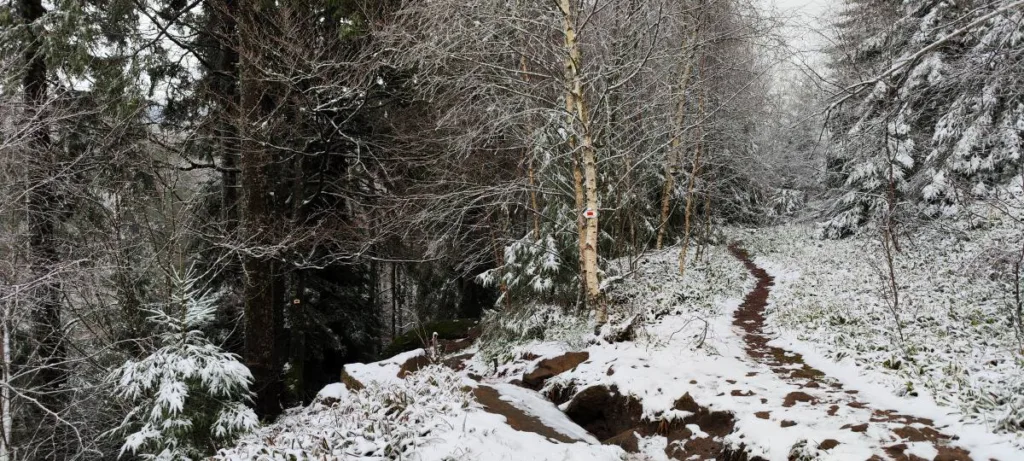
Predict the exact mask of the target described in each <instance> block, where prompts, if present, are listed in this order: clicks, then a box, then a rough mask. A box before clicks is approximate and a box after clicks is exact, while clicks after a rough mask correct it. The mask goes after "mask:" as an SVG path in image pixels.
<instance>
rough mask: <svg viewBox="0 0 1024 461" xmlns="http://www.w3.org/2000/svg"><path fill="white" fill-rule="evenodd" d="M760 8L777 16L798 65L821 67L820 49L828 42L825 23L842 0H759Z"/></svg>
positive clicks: (822, 57) (822, 56)
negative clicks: (782, 23) (783, 26)
mask: <svg viewBox="0 0 1024 461" xmlns="http://www.w3.org/2000/svg"><path fill="white" fill-rule="evenodd" d="M759 2H760V3H761V5H763V7H764V8H765V9H767V10H769V11H771V12H773V13H774V15H775V16H778V17H779V19H780V20H782V21H783V22H784V23H785V24H786V25H787V26H786V27H785V28H784V29H783V32H784V34H785V36H786V38H787V42H788V43H789V46H790V47H791V48H793V49H794V50H795V51H796V52H797V55H795V56H793V59H792V60H793V61H794V62H797V63H800V64H798V65H797V67H801V66H802V65H808V66H810V67H812V68H815V69H816V70H818V71H821V70H823V67H824V62H825V61H824V55H823V54H822V53H821V52H820V50H821V49H822V47H823V46H825V44H826V43H827V42H828V40H827V38H826V37H825V35H823V34H828V33H829V31H828V28H827V27H826V25H827V24H828V23H829V22H830V20H831V19H830V18H831V15H832V13H834V12H835V11H836V9H837V8H840V7H841V6H842V4H843V3H844V2H843V1H842V0H759Z"/></svg>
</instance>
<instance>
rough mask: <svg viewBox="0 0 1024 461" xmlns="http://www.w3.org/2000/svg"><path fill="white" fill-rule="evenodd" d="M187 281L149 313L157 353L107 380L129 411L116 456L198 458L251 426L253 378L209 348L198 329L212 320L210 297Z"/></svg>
mask: <svg viewBox="0 0 1024 461" xmlns="http://www.w3.org/2000/svg"><path fill="white" fill-rule="evenodd" d="M196 285H197V280H196V278H195V277H194V276H192V274H186V275H185V276H183V277H182V276H179V277H176V279H175V280H174V291H173V294H172V298H171V300H170V302H168V303H167V304H166V305H163V306H157V307H155V308H154V309H151V310H150V311H149V312H150V313H151V316H150V320H151V321H152V322H153V323H154V325H155V327H156V328H155V330H156V331H157V332H158V336H157V344H158V348H157V349H156V350H154V351H152V352H151V353H150V354H149V355H147V356H145V357H143V358H142V359H140V360H129V361H127V362H125V363H124V365H122V366H121V367H119V368H117V369H116V370H115V371H114V372H113V373H112V374H111V379H112V381H113V382H114V385H115V386H116V388H117V390H118V391H119V392H120V393H121V394H122V395H123V396H124V397H125V398H126V399H128V400H129V401H131V402H132V403H133V404H134V409H133V410H132V411H131V412H130V413H129V414H128V415H127V416H125V418H124V422H123V423H122V425H121V426H120V427H119V428H117V429H115V430H114V431H112V432H111V434H112V435H117V436H122V435H123V436H124V437H125V439H124V445H123V446H122V448H121V453H122V454H125V453H129V454H132V455H135V456H138V457H139V458H142V459H155V460H184V459H200V458H203V457H204V456H206V455H208V454H210V453H212V452H213V451H214V449H216V447H217V446H219V445H223V444H227V443H230V442H232V441H233V440H234V439H235V438H237V437H238V436H239V435H241V434H243V433H245V432H248V431H250V430H252V429H254V428H255V427H256V426H257V425H258V420H257V418H256V414H255V413H253V411H252V410H251V409H249V408H248V407H246V406H245V402H246V401H247V400H248V399H249V384H250V383H251V382H252V374H251V373H250V372H249V369H248V368H246V367H245V365H243V364H242V363H241V362H240V361H239V360H238V359H239V358H238V356H236V355H234V354H230V353H227V352H224V351H223V350H221V349H220V348H219V347H218V346H216V345H214V344H212V343H211V342H210V341H209V339H207V338H206V336H205V335H204V334H203V332H202V330H201V328H202V327H203V326H205V325H207V324H208V323H209V322H210V321H211V320H213V317H214V314H215V311H216V306H215V304H216V300H217V298H216V296H215V295H214V294H212V293H210V292H208V291H204V290H201V289H200V288H198V287H197V286H196Z"/></svg>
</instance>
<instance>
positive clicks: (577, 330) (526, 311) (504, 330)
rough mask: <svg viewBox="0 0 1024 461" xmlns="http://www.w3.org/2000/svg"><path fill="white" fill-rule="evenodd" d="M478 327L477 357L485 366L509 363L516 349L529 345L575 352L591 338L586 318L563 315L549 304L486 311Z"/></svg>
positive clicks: (576, 315)
mask: <svg viewBox="0 0 1024 461" xmlns="http://www.w3.org/2000/svg"><path fill="white" fill-rule="evenodd" d="M481 325H482V326H483V332H482V334H481V337H480V341H479V344H480V352H479V357H480V358H481V359H482V360H483V362H484V363H487V364H491V363H493V362H494V361H498V362H500V363H504V362H507V361H509V360H512V359H513V358H514V353H515V349H516V347H517V346H522V345H525V344H528V343H530V342H534V341H537V342H540V341H556V342H561V343H565V344H567V345H568V346H569V347H570V348H571V349H577V348H582V347H584V346H585V345H586V344H587V341H588V340H589V339H590V338H591V337H592V334H591V327H590V322H589V318H588V317H587V316H586V315H585V314H577V313H566V312H565V309H563V308H561V307H558V306H553V305H550V304H537V305H529V306H523V307H521V308H518V309H508V310H490V311H486V312H484V315H483V319H482V321H481Z"/></svg>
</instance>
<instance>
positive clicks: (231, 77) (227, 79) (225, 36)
mask: <svg viewBox="0 0 1024 461" xmlns="http://www.w3.org/2000/svg"><path fill="white" fill-rule="evenodd" d="M212 14H213V15H214V18H215V21H216V24H215V26H214V30H216V31H217V35H218V36H219V37H218V38H219V42H218V46H219V50H218V51H219V56H218V59H217V60H216V61H215V63H214V64H215V65H216V66H217V68H216V69H211V71H212V73H213V82H214V88H215V89H216V92H217V94H215V95H213V97H214V98H217V99H219V101H220V107H221V110H222V111H223V116H222V117H221V120H220V121H219V122H218V126H217V128H216V136H217V139H218V141H219V142H220V162H221V167H222V169H221V219H222V220H223V222H224V231H225V234H226V235H228V236H230V235H232V234H234V232H235V230H236V228H237V225H238V171H237V169H238V153H239V152H238V142H239V139H238V138H239V136H238V125H237V124H236V123H237V120H238V104H239V101H238V51H237V50H236V49H235V46H236V44H234V43H230V42H229V39H230V38H231V37H237V36H238V34H237V32H238V30H237V29H238V28H237V24H236V22H235V18H236V16H237V14H238V7H237V3H236V2H235V1H233V0H224V1H223V2H222V4H221V5H219V6H218V7H217V9H216V10H215V11H213V13H212Z"/></svg>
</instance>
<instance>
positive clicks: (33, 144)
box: [18, 0, 67, 459]
mask: <svg viewBox="0 0 1024 461" xmlns="http://www.w3.org/2000/svg"><path fill="white" fill-rule="evenodd" d="M18 7H19V13H20V15H21V19H22V21H23V22H24V24H26V25H29V26H30V27H29V29H28V30H29V35H28V40H29V41H28V43H27V47H26V48H25V52H24V60H25V74H24V76H23V78H22V86H23V89H24V91H25V109H26V110H25V115H26V120H25V122H26V124H27V125H28V133H29V138H28V148H29V155H30V158H31V166H30V168H29V179H30V181H29V189H28V192H27V194H26V196H27V202H28V231H29V251H30V264H31V270H32V276H33V277H34V278H35V282H34V285H35V289H34V291H33V292H32V299H33V301H34V305H33V309H32V315H31V321H32V325H31V327H32V339H33V340H35V341H36V343H37V349H36V360H35V363H33V364H32V366H33V369H34V373H33V375H32V377H33V381H34V382H33V387H34V391H35V394H34V395H32V397H34V398H36V399H37V400H38V402H39V403H38V406H39V408H38V410H39V412H38V413H39V414H40V418H39V420H38V421H35V423H37V424H40V425H41V427H49V429H48V430H49V431H53V430H59V429H60V428H59V427H58V426H60V425H59V424H58V421H57V420H56V418H53V417H52V415H54V414H59V413H61V412H62V411H63V410H64V406H65V403H64V402H65V400H66V399H65V395H64V389H63V388H64V386H65V384H66V383H67V370H66V368H65V365H66V364H65V361H66V360H65V359H66V356H67V349H66V346H65V344H64V342H63V340H64V332H63V327H62V324H61V287H60V284H59V282H58V277H57V276H56V272H57V267H58V263H59V261H58V252H57V237H56V232H57V225H58V220H59V219H60V218H59V211H60V210H59V209H58V208H59V206H60V203H59V201H58V197H57V191H56V188H55V187H54V182H55V181H56V177H55V176H56V171H57V168H56V167H57V165H56V153H55V151H54V149H52V142H51V140H50V131H49V130H50V126H49V124H48V123H47V119H46V110H45V106H46V99H47V81H46V74H47V68H46V55H45V54H44V51H43V50H42V43H41V42H42V39H41V38H40V37H39V36H38V35H37V33H36V32H37V31H35V30H33V29H32V27H31V25H32V24H34V23H35V22H36V21H37V20H39V19H40V18H41V17H42V16H43V14H44V13H45V10H44V8H43V5H42V1H41V0H21V1H20V2H19V4H18ZM55 441H56V444H55V445H53V446H52V447H53V448H52V451H49V452H47V453H44V454H42V457H43V458H45V459H62V458H64V456H63V455H62V454H61V452H60V450H61V448H60V447H61V446H62V445H63V442H64V441H62V440H55ZM47 446H50V445H47Z"/></svg>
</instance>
